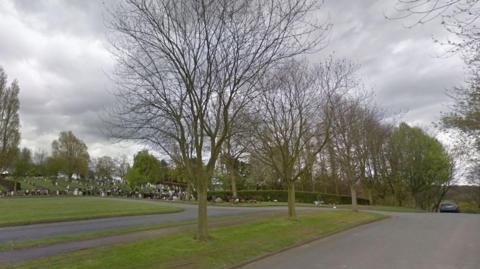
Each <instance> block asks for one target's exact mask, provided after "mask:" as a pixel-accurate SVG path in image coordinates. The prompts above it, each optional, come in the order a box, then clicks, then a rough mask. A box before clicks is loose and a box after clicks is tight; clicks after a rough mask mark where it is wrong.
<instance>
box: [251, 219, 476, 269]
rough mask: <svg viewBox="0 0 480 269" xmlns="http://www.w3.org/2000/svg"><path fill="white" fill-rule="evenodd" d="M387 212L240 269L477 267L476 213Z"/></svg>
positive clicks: (429, 268)
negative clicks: (388, 215) (380, 218)
mask: <svg viewBox="0 0 480 269" xmlns="http://www.w3.org/2000/svg"><path fill="white" fill-rule="evenodd" d="M391 215H392V218H390V219H388V220H384V221H380V222H376V223H373V224H369V225H366V226H361V227H358V228H355V229H352V230H349V231H346V232H342V233H339V234H336V235H334V236H330V237H326V238H324V239H320V240H317V241H314V242H312V243H310V244H307V245H304V246H301V247H298V248H294V249H291V250H288V251H285V252H282V253H279V254H277V255H274V256H271V257H268V258H266V259H263V260H260V261H258V262H255V263H252V264H249V265H247V266H245V267H244V269H247V268H248V269H254V268H262V269H268V268H275V269H282V268H302V269H308V268H325V269H340V268H341V269H350V268H351V269H384V268H386V269H479V268H480V215H468V214H438V213H437V214H435V213H431V214H430V213H429V214H420V213H391Z"/></svg>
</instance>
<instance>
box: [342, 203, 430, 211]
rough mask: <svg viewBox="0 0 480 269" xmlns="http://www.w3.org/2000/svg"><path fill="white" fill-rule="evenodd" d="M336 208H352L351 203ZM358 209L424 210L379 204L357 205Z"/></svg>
mask: <svg viewBox="0 0 480 269" xmlns="http://www.w3.org/2000/svg"><path fill="white" fill-rule="evenodd" d="M337 208H344V209H350V208H352V206H351V205H337ZM358 209H360V210H376V211H386V212H388V211H389V212H417V213H422V212H425V210H421V209H416V208H411V207H398V206H380V205H373V206H369V205H360V206H358Z"/></svg>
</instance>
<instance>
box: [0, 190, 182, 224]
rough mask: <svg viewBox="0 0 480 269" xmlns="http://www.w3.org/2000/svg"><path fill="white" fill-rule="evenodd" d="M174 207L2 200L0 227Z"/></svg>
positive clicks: (75, 200) (73, 200) (80, 200)
mask: <svg viewBox="0 0 480 269" xmlns="http://www.w3.org/2000/svg"><path fill="white" fill-rule="evenodd" d="M179 211H181V209H179V208H175V207H173V206H163V205H160V204H158V205H157V204H155V203H145V202H140V201H135V200H126V199H125V200H122V199H108V198H98V197H41V198H33V197H32V198H30V197H28V198H23V197H22V198H1V199H0V212H1V218H0V226H10V225H23V224H33V223H44V222H55V221H68V220H81V219H93V218H103V217H115V216H130V215H145V214H158V213H173V212H179Z"/></svg>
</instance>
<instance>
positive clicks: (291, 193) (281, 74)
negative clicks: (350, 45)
mask: <svg viewBox="0 0 480 269" xmlns="http://www.w3.org/2000/svg"><path fill="white" fill-rule="evenodd" d="M351 67H352V66H351V65H350V64H349V63H348V62H346V61H335V60H333V59H332V58H330V59H328V60H327V61H325V62H324V63H322V64H320V65H318V66H316V67H315V68H312V67H310V66H309V65H305V64H300V63H299V62H295V61H291V62H289V63H287V64H285V65H283V66H281V67H280V68H279V69H277V70H275V72H274V73H272V74H270V75H268V76H266V77H265V82H264V84H261V87H264V89H265V91H264V92H263V94H262V95H261V98H260V99H259V102H258V103H257V104H255V108H256V109H253V111H252V117H253V119H254V122H256V123H257V124H256V125H254V126H253V127H254V128H253V130H252V134H253V137H254V141H253V147H254V149H255V152H256V154H255V155H253V156H254V157H256V158H259V160H260V161H262V162H263V163H265V164H266V165H268V166H269V167H271V168H272V170H273V171H274V172H275V174H276V176H277V177H278V178H279V179H281V180H282V181H283V182H284V183H285V184H286V185H287V188H288V216H289V218H293V219H294V218H296V211H295V182H296V181H297V180H298V179H299V178H300V177H301V176H302V175H303V174H305V173H306V172H308V171H309V169H310V168H311V160H312V159H313V158H315V157H316V155H317V154H318V153H320V151H321V150H322V149H323V147H324V146H325V144H326V142H327V140H328V132H329V129H330V124H331V118H330V116H329V111H330V103H329V101H330V98H331V97H332V95H333V93H335V92H337V91H338V92H340V91H342V90H344V88H345V87H346V85H347V84H348V82H347V81H346V80H347V79H348V78H349V76H350V73H351V72H353V69H352V68H351Z"/></svg>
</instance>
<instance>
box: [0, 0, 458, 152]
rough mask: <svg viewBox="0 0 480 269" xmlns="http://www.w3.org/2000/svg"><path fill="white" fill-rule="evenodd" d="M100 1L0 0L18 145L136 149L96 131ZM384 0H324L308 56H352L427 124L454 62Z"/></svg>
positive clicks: (384, 99)
mask: <svg viewBox="0 0 480 269" xmlns="http://www.w3.org/2000/svg"><path fill="white" fill-rule="evenodd" d="M103 2H104V1H101V0H69V1H65V0H42V1H36V0H2V1H0V37H1V38H0V66H2V67H3V68H4V69H5V71H6V72H7V74H8V76H9V79H18V81H19V84H20V88H21V92H20V102H21V109H20V117H21V125H22V126H21V133H22V141H21V145H22V146H27V147H29V148H31V149H33V150H34V151H35V150H42V149H43V150H47V151H49V150H50V145H51V142H52V140H53V139H55V138H57V137H58V133H59V132H60V131H62V130H71V131H73V132H74V133H75V134H76V135H77V136H78V137H79V138H81V139H82V140H84V141H85V142H86V144H87V146H88V148H89V152H90V154H91V155H92V156H93V157H98V156H101V155H105V154H106V155H111V156H114V157H118V156H119V155H121V154H127V155H132V154H133V153H135V152H136V150H138V149H139V148H141V147H142V146H141V145H133V144H132V145H130V144H121V145H119V144H115V143H113V142H112V141H110V140H109V139H108V137H105V135H103V132H102V121H101V120H100V118H99V113H101V112H102V111H103V110H104V109H105V108H106V107H108V106H109V105H111V104H112V101H113V98H112V96H111V93H110V92H111V90H112V85H113V83H112V82H111V81H110V80H109V78H108V74H109V73H110V72H111V70H112V68H113V66H114V62H113V60H112V57H111V55H110V53H109V50H108V47H109V43H108V41H107V40H106V29H105V26H104V25H105V23H104V17H105V16H104V3H103ZM394 3H395V0H379V1H374V0H362V1H353V0H327V1H326V4H325V6H324V8H323V9H322V11H321V16H324V17H328V18H329V20H330V21H331V23H333V28H332V31H331V33H330V36H329V40H330V41H329V45H328V47H327V48H326V49H325V50H323V51H322V52H320V53H319V54H318V55H314V56H311V57H309V59H313V61H315V59H318V60H321V58H322V57H324V56H325V55H328V54H331V53H334V54H335V55H336V56H337V57H347V58H349V59H351V60H353V61H355V62H356V63H357V64H359V65H360V66H361V74H362V76H363V77H364V79H365V81H366V85H367V87H368V88H370V89H372V90H373V92H374V93H375V100H376V102H377V103H378V104H379V105H380V106H382V107H383V108H385V109H387V110H388V111H389V112H390V113H399V117H400V119H401V120H404V121H407V122H408V123H411V124H413V125H418V126H422V127H429V126H431V123H432V122H434V121H438V119H439V116H440V112H441V111H446V109H447V104H448V102H449V99H448V97H446V95H445V90H446V89H448V88H451V87H453V86H458V85H460V84H461V83H462V81H463V78H464V75H463V73H464V70H463V64H462V61H461V60H460V59H459V58H458V57H456V56H450V57H444V56H443V55H444V53H443V50H444V48H442V47H441V46H439V45H436V44H435V43H434V41H433V38H437V39H440V40H445V39H446V38H447V36H448V35H447V33H446V32H445V31H444V30H443V28H442V27H441V26H440V24H439V23H438V22H433V23H430V24H427V25H421V26H418V27H415V28H413V29H408V28H406V27H405V26H404V24H405V23H408V22H406V21H390V20H386V19H385V17H384V14H385V13H387V14H388V13H391V11H392V7H393V4H394ZM319 15H320V14H319Z"/></svg>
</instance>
